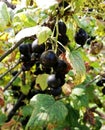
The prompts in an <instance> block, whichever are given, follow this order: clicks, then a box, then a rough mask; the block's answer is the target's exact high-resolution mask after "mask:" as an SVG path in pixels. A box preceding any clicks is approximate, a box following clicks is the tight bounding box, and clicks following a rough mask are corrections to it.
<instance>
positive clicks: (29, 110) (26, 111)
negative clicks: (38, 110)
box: [22, 105, 33, 117]
mask: <svg viewBox="0 0 105 130" xmlns="http://www.w3.org/2000/svg"><path fill="white" fill-rule="evenodd" d="M32 111H33V107H32V106H31V105H27V106H23V108H22V115H23V116H24V117H27V116H30V115H31V113H32Z"/></svg>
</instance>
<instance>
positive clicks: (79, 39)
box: [75, 28, 88, 47]
mask: <svg viewBox="0 0 105 130" xmlns="http://www.w3.org/2000/svg"><path fill="white" fill-rule="evenodd" d="M87 38H88V35H87V33H86V32H85V30H84V29H82V28H80V29H79V31H78V32H76V34H75V41H76V43H77V44H79V45H81V46H82V47H83V45H84V44H85V42H86V40H87Z"/></svg>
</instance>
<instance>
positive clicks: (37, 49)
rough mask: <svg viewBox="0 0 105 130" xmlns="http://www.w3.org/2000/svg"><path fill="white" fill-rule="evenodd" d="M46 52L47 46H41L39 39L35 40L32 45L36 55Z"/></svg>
mask: <svg viewBox="0 0 105 130" xmlns="http://www.w3.org/2000/svg"><path fill="white" fill-rule="evenodd" d="M44 50H45V44H44V43H43V44H40V45H39V43H38V39H36V40H34V41H33V43H32V51H33V52H35V53H42V52H44Z"/></svg>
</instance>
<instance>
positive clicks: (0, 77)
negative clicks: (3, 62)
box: [0, 60, 20, 79]
mask: <svg viewBox="0 0 105 130" xmlns="http://www.w3.org/2000/svg"><path fill="white" fill-rule="evenodd" d="M18 64H20V60H18V62H17V63H16V64H15V65H14V66H13V67H11V68H9V69H8V70H7V71H6V72H5V73H3V74H2V75H1V76H0V79H2V78H3V77H4V76H5V75H6V74H7V73H9V72H10V71H11V70H12V69H14V68H15V67H16V66H17V65H18Z"/></svg>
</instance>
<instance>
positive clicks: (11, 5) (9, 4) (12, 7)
mask: <svg viewBox="0 0 105 130" xmlns="http://www.w3.org/2000/svg"><path fill="white" fill-rule="evenodd" d="M1 1H2V2H4V3H5V4H6V5H7V6H8V7H9V8H11V9H15V8H16V5H13V4H11V3H9V2H8V1H7V0H1Z"/></svg>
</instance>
